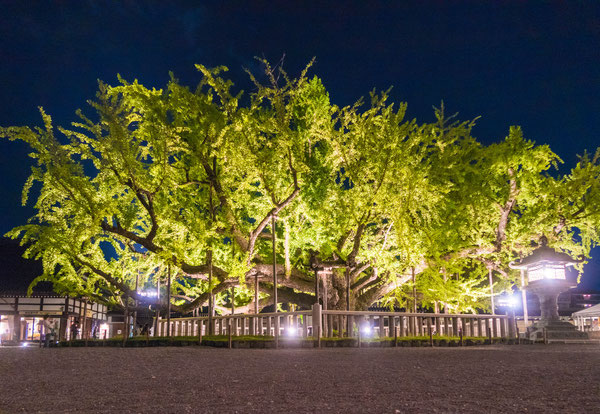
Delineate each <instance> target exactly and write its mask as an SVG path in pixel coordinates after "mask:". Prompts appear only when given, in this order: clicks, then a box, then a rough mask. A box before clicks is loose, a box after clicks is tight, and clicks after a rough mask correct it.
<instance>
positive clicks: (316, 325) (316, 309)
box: [312, 303, 321, 339]
mask: <svg viewBox="0 0 600 414" xmlns="http://www.w3.org/2000/svg"><path fill="white" fill-rule="evenodd" d="M312 325H313V326H312V328H313V337H315V339H320V337H321V329H320V327H321V304H320V303H315V304H314V305H313V306H312Z"/></svg>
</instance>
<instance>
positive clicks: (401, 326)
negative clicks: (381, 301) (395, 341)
mask: <svg viewBox="0 0 600 414" xmlns="http://www.w3.org/2000/svg"><path fill="white" fill-rule="evenodd" d="M398 322H399V324H400V327H399V328H400V336H404V325H405V323H404V316H400V317H399V318H398Z"/></svg>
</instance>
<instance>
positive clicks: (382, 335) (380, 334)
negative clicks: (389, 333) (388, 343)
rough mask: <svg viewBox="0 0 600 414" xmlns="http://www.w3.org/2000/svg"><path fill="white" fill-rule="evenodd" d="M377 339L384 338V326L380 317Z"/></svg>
mask: <svg viewBox="0 0 600 414" xmlns="http://www.w3.org/2000/svg"><path fill="white" fill-rule="evenodd" d="M379 337H380V338H384V337H385V326H384V322H383V316H381V315H379Z"/></svg>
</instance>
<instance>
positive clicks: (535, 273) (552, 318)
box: [510, 236, 587, 340]
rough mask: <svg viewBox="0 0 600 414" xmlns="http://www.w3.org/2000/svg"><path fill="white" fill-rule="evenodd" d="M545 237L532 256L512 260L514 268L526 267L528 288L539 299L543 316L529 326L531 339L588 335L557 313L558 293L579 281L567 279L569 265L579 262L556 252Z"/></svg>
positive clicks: (528, 332)
mask: <svg viewBox="0 0 600 414" xmlns="http://www.w3.org/2000/svg"><path fill="white" fill-rule="evenodd" d="M547 243H548V241H547V239H546V237H545V236H542V239H541V240H540V247H538V248H537V249H535V250H534V251H533V252H532V253H531V254H530V255H529V256H527V257H525V258H523V259H521V260H518V261H515V262H512V263H510V267H511V268H512V269H520V270H524V271H525V273H526V275H527V280H528V285H527V290H529V291H530V292H532V293H534V294H535V295H536V296H537V297H538V299H539V301H540V310H541V318H540V321H539V322H536V323H534V324H533V325H532V326H531V327H529V328H527V334H528V336H529V338H530V339H533V340H538V339H542V338H544V337H545V338H546V339H578V338H586V337H587V335H586V334H584V333H583V332H580V331H578V330H577V328H576V327H575V325H573V324H571V323H568V322H562V321H561V320H560V318H559V316H558V295H559V294H560V293H561V292H565V291H567V290H569V289H570V288H573V287H576V286H577V284H576V283H574V282H573V281H570V280H568V279H567V267H568V266H572V265H574V264H576V263H579V262H580V260H576V259H573V258H572V257H571V256H569V255H568V254H566V253H561V252H557V251H556V250H554V249H553V248H551V247H548V245H547Z"/></svg>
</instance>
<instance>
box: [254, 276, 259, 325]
mask: <svg viewBox="0 0 600 414" xmlns="http://www.w3.org/2000/svg"><path fill="white" fill-rule="evenodd" d="M254 314H255V315H258V273H256V275H254Z"/></svg>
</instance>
